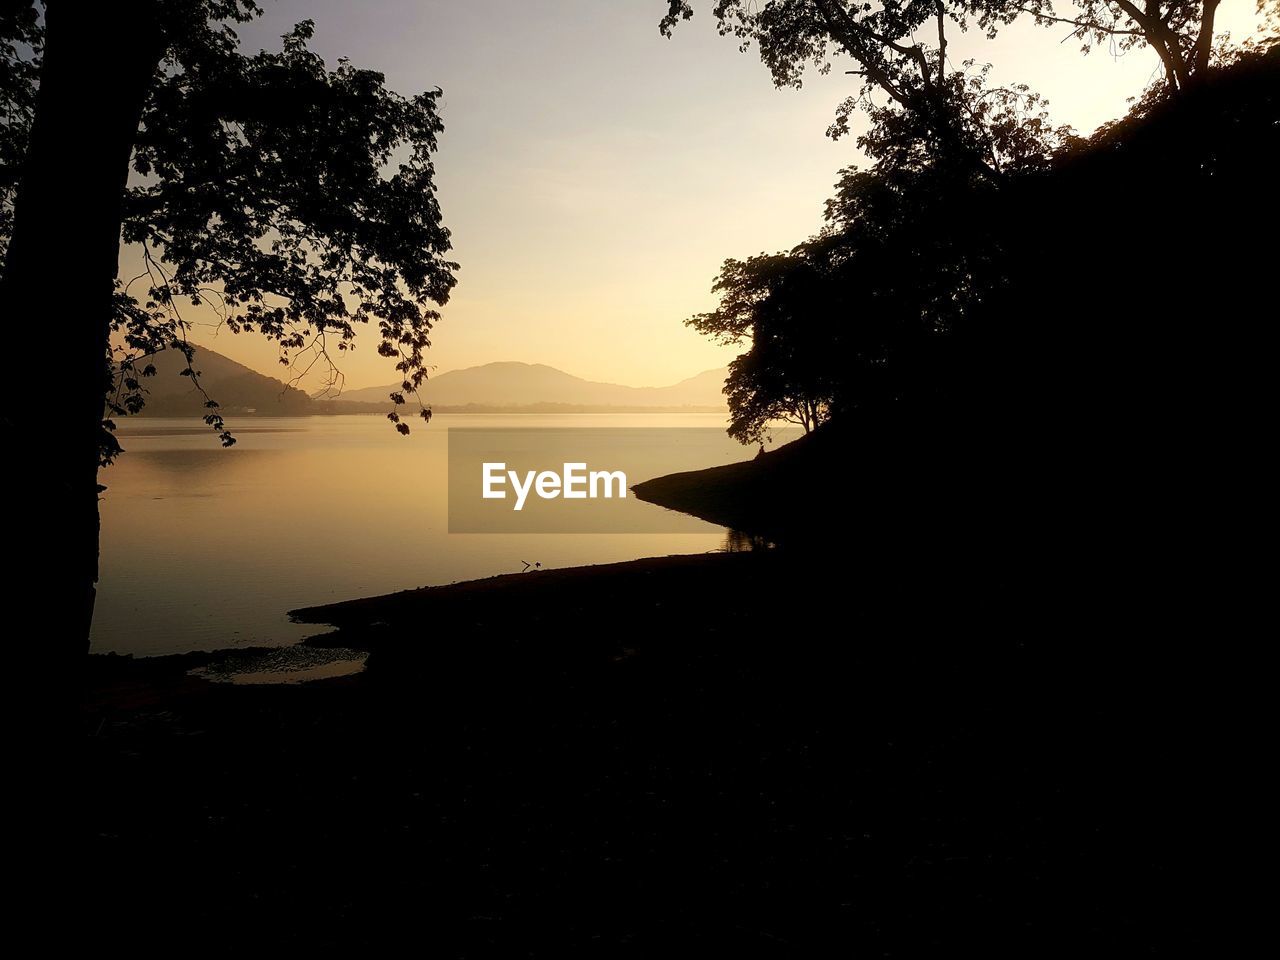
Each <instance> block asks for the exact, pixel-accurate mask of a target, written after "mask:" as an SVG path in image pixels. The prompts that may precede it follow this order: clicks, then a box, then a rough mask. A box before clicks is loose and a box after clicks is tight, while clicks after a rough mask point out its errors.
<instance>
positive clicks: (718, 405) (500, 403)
mask: <svg viewBox="0 0 1280 960" xmlns="http://www.w3.org/2000/svg"><path fill="white" fill-rule="evenodd" d="M726 375H727V371H726V370H725V369H724V368H723V367H722V368H720V369H719V370H707V371H705V372H703V373H700V374H698V375H697V376H695V377H690V378H689V379H687V380H681V381H680V382H679V383H676V384H673V385H671V386H669V387H625V386H622V385H621V384H617V383H599V382H597V381H594V380H583V379H582V378H581V377H575V376H573V375H572V374H569V373H565V372H564V371H563V370H557V369H556V368H555V367H548V366H547V365H545V364H542V363H515V362H513V361H504V362H499V363H486V364H484V365H483V366H479V367H466V368H464V369H462V370H452V371H450V372H449V373H442V374H440V376H438V377H431V378H430V379H429V380H427V382H426V384H425V385H424V386H423V388H422V390H421V391H420V394H421V396H422V399H423V401H424V402H426V403H427V404H429V405H430V406H431V407H433V408H436V409H441V408H452V407H466V406H484V407H495V406H496V407H515V406H529V405H534V404H537V405H545V404H567V405H572V406H579V407H632V408H634V407H642V408H651V407H707V408H712V409H716V410H720V409H723V408H724V406H725V400H724V395H723V393H722V392H721V391H722V390H723V389H724V379H725V376H726ZM398 389H399V387H398V386H397V385H388V386H385V387H367V388H365V389H363V390H348V391H346V392H345V393H343V394H342V399H343V400H349V401H350V400H354V401H360V402H376V403H386V401H387V395H388V394H390V393H391V392H392V391H393V390H398Z"/></svg>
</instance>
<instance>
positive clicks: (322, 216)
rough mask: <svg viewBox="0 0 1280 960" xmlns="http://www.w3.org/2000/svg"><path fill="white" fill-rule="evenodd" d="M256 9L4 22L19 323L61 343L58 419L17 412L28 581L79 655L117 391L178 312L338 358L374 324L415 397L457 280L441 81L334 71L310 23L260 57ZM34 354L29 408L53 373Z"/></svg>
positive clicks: (222, 2)
mask: <svg viewBox="0 0 1280 960" xmlns="http://www.w3.org/2000/svg"><path fill="white" fill-rule="evenodd" d="M259 12H260V11H259V9H258V7H257V6H256V5H255V4H254V3H253V2H251V0H170V2H160V0H127V2H122V3H113V4H69V3H65V2H61V0H48V2H47V3H43V4H34V3H30V2H28V3H10V4H8V5H7V6H6V7H5V8H4V15H3V18H2V19H0V28H3V30H4V35H3V37H0V47H3V54H4V71H5V72H4V74H3V75H2V76H0V80H2V81H3V84H4V92H3V98H4V99H3V107H4V109H5V111H6V116H7V119H12V120H13V121H14V122H12V123H9V122H7V123H6V131H5V134H4V137H3V140H2V141H0V150H3V154H2V155H0V159H2V160H3V162H4V181H3V199H4V202H5V214H4V219H3V221H0V225H3V227H4V228H5V234H6V235H5V241H6V242H7V250H6V257H5V262H4V268H3V269H4V273H3V277H2V279H0V284H2V287H0V303H3V305H4V310H5V316H6V319H7V320H8V325H9V329H10V331H11V332H13V331H18V330H21V331H22V334H23V336H30V337H31V338H32V339H33V341H34V343H36V344H39V345H40V346H41V348H43V349H49V350H52V349H55V348H56V350H57V367H58V377H57V384H58V395H57V398H56V407H55V409H56V417H55V418H54V419H53V421H52V422H50V421H46V420H39V419H36V418H19V417H18V416H16V415H11V416H9V417H7V419H6V422H5V434H6V441H7V444H8V446H9V447H10V449H16V450H20V451H21V452H22V456H23V464H24V466H23V467H22V468H21V470H20V471H18V472H17V473H16V475H15V476H11V477H10V478H9V483H10V486H11V496H12V498H13V499H11V500H10V501H9V502H10V503H23V504H24V505H25V506H26V507H27V508H29V509H31V510H32V511H33V512H34V514H35V515H37V516H40V517H41V518H42V521H43V523H44V524H45V530H44V532H43V535H42V537H41V539H40V542H38V543H35V544H32V545H31V556H30V557H29V562H28V563H27V564H26V568H25V570H24V575H23V576H22V577H21V578H19V579H20V581H21V583H20V584H19V587H18V588H19V589H20V590H23V591H25V593H26V596H27V599H28V601H29V602H34V601H33V598H42V605H43V606H44V607H45V613H46V615H47V617H48V628H49V633H50V636H49V637H48V640H47V642H48V644H49V647H50V651H51V653H52V652H53V651H56V652H57V654H59V655H61V656H62V657H64V658H67V657H74V656H75V655H76V654H83V652H84V650H85V644H86V637H87V634H88V628H89V622H90V618H91V616H92V608H93V596H94V583H95V581H96V579H97V556H98V550H97V529H98V513H97V490H98V487H97V473H98V468H99V465H100V464H101V463H104V462H106V461H109V460H110V458H111V457H112V456H113V455H114V454H115V453H116V452H117V451H118V447H117V446H116V445H115V443H114V441H113V440H112V438H111V436H110V427H111V424H110V421H109V420H104V400H106V398H108V397H113V398H114V397H117V396H118V395H119V396H121V397H122V398H123V399H121V400H115V401H113V402H114V407H113V409H114V411H115V412H127V411H128V409H130V408H132V407H133V406H136V404H137V403H138V402H140V399H141V394H140V390H141V384H140V381H139V377H140V376H141V375H142V374H144V373H145V372H146V370H145V367H144V368H143V369H138V367H137V365H136V363H137V361H136V358H137V356H138V355H140V354H146V353H148V352H151V351H154V350H156V349H160V348H164V347H182V346H183V345H184V344H185V335H184V328H185V324H184V321H183V318H182V316H181V313H180V306H181V305H182V304H184V303H192V304H199V303H211V304H213V305H214V308H215V309H216V310H217V311H218V312H219V314H220V316H221V317H222V319H223V321H224V323H225V324H226V326H228V327H229V328H230V329H232V330H235V331H241V330H243V331H255V332H258V333H261V334H263V335H265V336H267V337H268V338H270V339H272V340H275V341H277V342H278V343H279V344H280V347H281V350H282V360H283V362H286V363H289V362H291V359H292V358H293V357H294V356H295V355H296V354H297V353H298V352H300V351H307V350H310V351H312V352H313V354H314V356H313V357H312V360H313V361H314V360H315V359H317V358H327V357H328V356H329V350H328V347H327V345H328V344H330V343H332V344H335V345H336V348H337V350H344V349H347V348H348V347H349V346H350V343H351V340H352V339H353V337H354V336H355V333H356V330H357V329H358V327H359V325H360V324H366V323H375V324H376V325H377V328H378V335H379V339H380V342H379V347H378V350H379V352H380V353H381V354H383V355H384V356H387V357H389V358H393V359H394V360H395V366H396V368H397V370H399V372H400V374H401V378H402V379H403V381H404V390H405V391H406V392H409V391H412V390H414V389H415V388H416V387H417V386H418V385H419V384H420V383H421V381H422V379H423V377H424V371H423V350H424V349H425V348H426V347H427V346H428V345H429V332H430V329H431V325H432V323H433V322H434V321H435V320H436V319H437V316H438V315H437V313H436V311H435V309H434V307H433V306H431V304H433V303H434V304H442V303H444V302H445V300H446V299H447V298H448V295H449V291H450V289H451V288H452V286H453V284H454V277H453V270H454V268H455V266H456V265H455V264H452V263H450V262H449V261H448V260H446V259H444V254H445V253H446V252H447V251H448V249H449V234H448V231H447V230H445V228H444V227H443V226H442V224H441V215H440V209H439V206H438V204H437V202H436V199H435V192H434V185H433V172H434V171H433V168H432V162H431V154H432V152H433V151H434V149H435V146H436V136H437V134H438V133H439V132H440V130H441V124H440V121H439V119H438V117H437V114H436V97H437V95H438V94H437V93H431V92H428V93H424V94H420V95H418V96H415V97H411V98H405V97H402V96H399V95H397V94H395V93H393V92H391V91H389V90H387V89H386V88H385V86H384V83H383V77H382V76H381V75H380V74H378V73H375V72H373V71H370V70H361V69H357V68H356V67H354V66H352V65H350V64H349V63H347V62H346V61H341V62H340V63H339V64H338V66H337V68H336V69H333V70H330V69H328V68H326V66H325V65H324V63H323V62H322V61H321V60H320V58H319V57H318V56H316V55H315V54H314V53H312V52H311V51H310V50H309V49H308V48H307V41H308V39H309V38H310V36H311V25H310V23H302V24H299V25H298V26H297V27H295V28H294V29H293V30H292V31H291V32H290V33H289V34H288V35H287V36H286V37H285V38H284V43H283V49H282V50H281V51H279V52H276V53H268V52H261V53H257V54H253V55H247V54H244V53H242V52H241V51H240V49H239V44H238V40H237V37H236V34H235V32H234V30H233V29H232V25H234V24H235V23H240V22H245V21H247V20H249V19H251V18H253V17H254V16H256V15H258V13H259ZM37 14H39V15H38V16H37ZM122 238H123V240H124V241H126V242H128V243H133V244H137V245H139V246H140V248H141V249H142V251H143V257H144V261H145V264H146V276H145V277H143V278H140V279H139V280H138V281H135V284H136V283H141V284H143V285H144V287H145V293H142V291H139V292H140V293H141V295H142V299H141V301H139V299H137V298H135V296H134V293H133V287H134V285H135V284H125V285H120V284H118V282H117V279H116V274H117V263H118V255H119V250H120V243H121V239H122ZM113 333H114V337H113ZM113 349H115V350H120V349H123V350H124V351H126V353H125V354H124V355H123V357H122V356H121V355H119V354H116V355H115V357H114V359H116V360H123V362H121V363H115V364H113V363H112V359H113ZM16 367H17V379H18V384H17V391H16V393H17V396H18V397H19V398H21V399H23V400H27V401H28V402H27V403H25V404H24V414H25V413H28V412H29V411H30V409H31V401H30V400H29V398H32V397H35V396H39V395H43V394H47V382H46V381H47V372H46V371H45V370H44V367H43V365H42V364H17V365H16ZM186 372H187V373H188V375H192V374H194V372H195V371H193V370H191V369H190V367H189V365H188V368H187V371H186ZM117 377H118V378H119V382H116V378H117ZM394 398H395V399H397V400H402V399H403V398H402V397H401V396H399V395H398V394H397V395H394ZM210 404H211V405H210V408H209V409H210V413H209V417H208V419H209V422H210V423H211V425H212V426H214V427H215V428H217V429H219V431H220V432H222V433H223V436H224V442H226V441H228V440H229V437H227V436H226V434H225V430H223V425H222V423H221V419H220V417H219V416H218V414H217V409H216V404H213V402H212V401H210ZM423 415H424V416H426V415H427V411H425V410H424V411H423ZM391 417H392V419H393V420H394V421H395V422H396V426H397V427H398V428H399V429H400V430H401V431H402V432H408V427H407V425H405V424H402V423H400V422H399V421H398V418H397V417H396V416H395V414H394V413H393V414H391ZM64 662H65V661H64Z"/></svg>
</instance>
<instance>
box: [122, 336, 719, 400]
mask: <svg viewBox="0 0 1280 960" xmlns="http://www.w3.org/2000/svg"><path fill="white" fill-rule="evenodd" d="M151 363H152V364H153V365H154V366H155V368H156V375H155V376H154V377H147V378H145V379H143V381H142V383H143V386H144V387H146V389H147V391H148V392H147V404H146V406H145V407H144V408H143V410H142V415H143V416H152V417H186V416H202V415H203V414H205V413H206V412H208V411H207V410H206V409H205V406H204V403H205V398H204V396H203V395H202V394H201V393H200V391H198V390H196V389H195V387H194V385H193V384H192V382H191V379H190V378H189V377H184V376H182V375H181V373H180V371H181V370H182V369H183V368H184V367H185V366H186V361H185V360H184V359H183V356H182V354H181V353H179V352H178V351H177V350H166V351H164V352H162V353H160V354H158V355H157V356H156V357H154V358H153V359H152V360H151ZM194 366H195V369H196V370H197V371H199V373H200V383H201V385H202V386H203V387H204V389H205V391H206V392H207V393H208V394H209V396H210V397H211V398H212V399H214V400H217V401H218V403H219V404H221V407H220V409H221V412H222V413H225V414H245V413H255V414H257V415H259V416H263V417H297V416H310V415H315V414H333V413H379V414H382V413H385V412H386V411H387V410H388V409H390V404H389V401H388V399H387V395H388V394H389V393H391V391H392V390H393V389H395V388H393V387H392V386H386V387H367V388H365V389H363V390H348V391H346V392H344V393H343V394H342V396H341V397H340V398H337V399H325V400H312V399H311V398H310V397H308V396H307V395H306V394H305V393H303V392H302V391H301V390H298V389H295V388H294V387H290V386H288V385H286V384H285V383H284V382H283V381H281V380H277V379H275V378H273V377H268V376H264V375H263V374H261V373H258V372H257V371H256V370H251V369H250V368H249V367H246V366H245V365H244V364H242V363H236V362H235V361H234V360H232V359H231V358H230V357H224V356H223V355H222V354H220V353H218V352H217V351H214V350H210V349H208V348H207V347H198V348H197V349H196V351H195V361H194ZM725 375H726V371H725V370H724V369H723V368H721V369H719V370H707V371H705V372H704V373H700V374H698V375H697V376H695V377H690V378H689V379H687V380H681V381H680V382H679V383H676V384H673V385H671V386H669V387H624V386H622V385H621V384H617V383H597V382H594V381H591V380H583V379H582V378H581V377H575V376H572V375H571V374H568V373H565V372H564V371H563V370H557V369H556V368H555V367H548V366H545V365H544V364H529V363H512V362H507V363H486V364H485V365H484V366H480V367H468V368H466V369H464V370H454V371H452V372H450V373H443V374H441V375H440V376H438V377H432V378H431V379H430V380H429V381H427V384H426V386H425V387H424V388H423V390H422V398H423V400H424V401H426V402H427V403H428V404H429V405H430V406H431V407H432V408H433V409H435V410H436V411H438V412H441V413H450V412H454V413H466V412H469V411H474V412H517V413H518V412H529V413H600V412H608V411H611V410H614V411H617V410H623V409H625V410H640V409H654V408H659V409H685V408H693V409H702V410H723V409H724V407H725V401H724V396H723V394H722V393H721V392H720V391H721V388H722V387H723V385H724V378H725Z"/></svg>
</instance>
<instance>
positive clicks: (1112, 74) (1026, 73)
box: [121, 0, 1254, 388]
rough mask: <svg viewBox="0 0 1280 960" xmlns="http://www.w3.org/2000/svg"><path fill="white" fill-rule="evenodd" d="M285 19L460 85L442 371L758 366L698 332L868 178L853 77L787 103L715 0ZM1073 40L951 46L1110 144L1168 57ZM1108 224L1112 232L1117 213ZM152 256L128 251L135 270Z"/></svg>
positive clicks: (1229, 4)
mask: <svg viewBox="0 0 1280 960" xmlns="http://www.w3.org/2000/svg"><path fill="white" fill-rule="evenodd" d="M263 6H264V7H265V10H266V13H265V16H264V17H263V18H262V19H260V20H258V21H256V22H254V23H252V24H249V25H246V26H245V27H243V28H241V29H240V31H239V32H240V36H241V39H242V42H243V46H244V47H245V48H246V49H248V50H251V51H256V50H258V49H260V48H263V47H266V48H268V49H274V48H278V46H279V36H280V35H281V34H283V33H284V32H286V30H287V29H288V28H289V27H290V26H291V25H292V24H293V23H295V22H297V21H299V20H303V19H308V18H310V19H312V20H314V21H315V24H316V32H315V40H314V42H313V44H312V46H313V48H314V49H315V50H316V51H317V52H319V53H320V54H321V55H322V56H324V57H325V59H326V60H327V61H329V62H330V64H331V65H332V64H333V63H334V62H335V61H336V60H337V58H338V57H340V56H346V57H349V58H350V59H351V61H352V62H353V63H354V64H355V65H357V66H360V67H366V68H372V69H376V70H380V71H382V72H383V73H385V74H386V78H387V84H388V86H389V87H390V88H391V89H394V90H397V91H399V92H401V93H404V94H407V95H408V94H414V93H418V92H420V91H422V90H425V89H431V88H434V87H437V86H438V87H440V88H442V89H443V91H444V95H443V97H442V98H441V100H440V101H439V107H440V111H441V116H442V119H443V122H444V125H445V131H444V133H443V135H442V136H441V138H440V150H439V153H438V155H437V157H436V166H437V181H436V182H437V186H438V195H439V200H440V203H441V207H442V210H443V213H444V220H445V225H446V226H447V227H448V228H449V229H450V231H451V232H452V235H453V245H454V250H453V253H452V254H451V257H452V259H454V260H456V261H458V262H459V263H460V264H461V267H462V269H461V270H460V271H459V273H458V281H459V283H458V286H457V288H456V289H455V291H454V294H453V296H452V297H451V299H450V301H449V303H448V305H447V306H445V307H444V309H443V319H442V321H441V322H440V323H439V324H438V326H437V327H436V328H435V331H434V334H433V337H432V343H433V346H432V349H431V351H430V356H429V363H431V364H432V365H433V367H434V371H433V372H436V373H440V372H444V371H447V370H453V369H459V368H462V367H469V366H475V365H477V364H482V363H488V362H491V361H496V360H517V361H524V362H527V363H545V364H549V365H551V366H555V367H559V368H560V369H562V370H565V371H567V372H569V373H572V374H575V375H577V376H581V377H586V378H587V379H591V380H603V381H609V382H615V383H624V384H629V385H632V386H662V385H666V384H670V383H675V382H677V381H679V380H682V379H684V378H686V377H689V376H693V375H694V374H696V373H698V372H700V371H703V370H707V369H710V368H713V367H718V366H721V365H723V364H725V363H727V362H728V361H729V360H731V359H732V358H733V357H734V356H735V355H736V353H737V352H738V351H737V350H736V349H734V348H724V347H717V346H715V345H713V344H712V343H710V342H709V341H707V340H706V339H705V338H703V337H701V336H699V335H698V334H696V333H695V332H693V331H692V330H691V329H689V328H687V327H685V326H684V324H683V321H684V320H685V319H687V318H688V317H689V316H691V315H692V314H695V313H699V312H702V311H705V310H708V309H711V308H713V307H714V305H715V298H714V297H713V295H712V294H711V289H710V288H711V284H712V282H713V280H714V278H715V276H716V274H717V272H718V270H719V267H720V264H721V263H722V262H723V261H724V260H725V259H726V258H729V257H733V258H743V257H747V256H751V255H753V254H756V253H760V252H765V251H768V252H774V251H777V250H785V249H788V248H790V247H792V246H794V245H795V244H797V243H799V242H801V241H803V240H804V239H806V238H807V237H808V236H810V235H812V234H813V233H814V232H816V231H817V230H818V229H819V228H820V227H821V225H822V205H823V201H824V200H825V199H826V198H827V197H828V196H829V195H830V194H831V193H832V185H833V184H834V182H835V180H836V176H837V173H838V171H839V170H840V169H841V168H843V167H846V166H849V165H850V164H859V165H863V166H865V165H866V162H865V159H864V158H862V157H860V155H859V153H858V151H857V149H856V147H855V146H854V144H853V139H854V138H853V137H852V136H850V137H848V138H844V139H841V140H839V141H832V140H830V139H828V138H827V137H826V135H825V132H826V129H827V126H828V125H829V124H830V122H831V120H832V117H833V114H834V111H835V107H836V105H837V104H838V103H839V102H840V101H841V100H842V99H844V98H845V97H846V96H849V95H851V94H853V93H854V92H856V84H855V79H856V78H854V77H849V76H846V75H845V74H844V73H843V70H844V69H848V65H847V64H845V63H842V62H840V61H837V62H836V65H835V69H833V70H832V71H831V73H830V74H828V75H827V76H825V77H823V76H819V75H817V74H816V73H812V72H811V73H810V74H809V75H808V76H807V77H806V80H805V83H804V86H803V88H802V89H800V90H791V89H786V90H777V89H775V88H774V87H773V85H772V81H771V79H770V77H769V73H768V71H767V69H766V68H765V67H764V66H763V65H762V64H761V63H760V61H759V59H758V57H757V55H756V54H755V52H754V51H749V52H747V53H739V52H738V49H737V44H736V43H735V42H734V41H733V40H731V39H729V38H724V37H720V36H718V35H717V33H716V31H715V23H714V18H713V17H712V16H711V14H710V10H709V7H710V6H711V4H710V2H709V0H703V2H702V3H695V10H696V11H697V13H696V15H695V17H694V19H693V20H692V21H690V22H688V23H683V24H681V25H680V26H679V28H678V29H677V30H676V32H675V36H674V37H673V38H672V39H670V40H668V39H666V38H664V37H662V36H661V35H660V33H659V31H658V21H659V19H660V18H661V16H662V14H663V12H664V11H665V7H666V2H665V0H467V2H466V3H458V2H456V0H379V2H377V3H358V4H356V3H351V2H350V0H275V2H272V0H264V2H263ZM1217 23H1218V26H1219V31H1222V30H1230V31H1231V32H1232V33H1233V35H1235V36H1236V37H1238V38H1239V37H1243V36H1245V35H1247V34H1248V33H1249V32H1250V30H1252V28H1253V24H1254V0H1224V2H1223V4H1222V6H1221V7H1220V8H1219V11H1218V16H1217ZM1068 30H1069V28H1067V27H1054V28H1048V29H1046V28H1039V27H1036V26H1034V25H1033V24H1031V23H1030V22H1029V21H1028V22H1025V23H1016V24H1014V25H1012V26H1010V27H1007V28H1006V29H1005V30H1004V31H1003V32H1002V34H1001V35H1000V37H999V38H997V39H996V40H995V41H987V40H986V39H985V38H983V37H982V36H981V34H980V33H979V32H978V31H970V32H969V33H967V34H961V35H959V36H956V37H954V38H951V50H950V55H951V59H952V61H953V62H959V61H960V60H963V59H966V58H968V57H973V58H976V59H977V60H978V61H979V62H982V63H986V62H989V63H992V64H993V65H994V67H993V73H992V78H993V80H994V81H995V82H997V83H1012V82H1022V83H1027V84H1029V85H1030V86H1031V87H1032V88H1033V89H1035V90H1037V91H1039V92H1040V93H1042V94H1044V95H1045V96H1047V97H1048V99H1049V101H1050V107H1049V109H1050V112H1051V115H1052V118H1053V120H1054V121H1055V122H1057V123H1069V124H1071V125H1072V126H1074V127H1075V128H1076V129H1077V130H1078V131H1081V132H1088V131H1091V130H1093V129H1094V128H1095V127H1097V125H1098V124H1100V123H1102V122H1104V121H1106V120H1109V119H1112V118H1114V117H1117V116H1119V115H1121V114H1123V113H1124V111H1125V109H1126V106H1127V105H1126V100H1127V98H1129V97H1132V96H1135V95H1136V94H1138V93H1139V92H1141V90H1142V89H1143V88H1144V87H1145V86H1146V85H1147V83H1148V82H1150V80H1151V79H1152V78H1153V77H1154V76H1155V75H1156V72H1157V67H1158V63H1157V61H1156V59H1155V57H1154V55H1152V54H1151V53H1150V52H1148V51H1145V50H1139V51H1133V52H1130V53H1127V54H1125V55H1123V56H1119V57H1117V56H1112V55H1109V53H1108V51H1106V50H1105V49H1103V50H1097V51H1094V52H1093V53H1091V54H1090V55H1089V56H1087V57H1085V56H1082V55H1081V53H1080V47H1079V43H1078V42H1075V41H1070V40H1067V41H1066V42H1063V38H1064V36H1065V35H1066V34H1067V32H1068ZM854 130H855V133H856V131H857V130H858V125H857V124H856V123H855V124H854ZM1094 213H1095V214H1096V215H1097V216H1098V217H1100V218H1102V217H1107V218H1108V220H1109V219H1110V218H1109V211H1108V210H1107V209H1106V206H1105V201H1100V205H1099V208H1098V209H1097V210H1096V211H1094ZM132 260H133V254H131V253H130V252H128V251H126V253H125V254H124V256H123V257H122V269H121V272H122V274H124V273H127V272H128V269H129V267H130V266H131V261H132ZM135 272H136V271H135ZM193 319H196V320H197V321H203V320H207V319H209V318H201V317H194V318H193ZM193 339H194V340H195V341H196V342H197V343H203V344H206V345H208V346H210V347H212V348H213V349H216V350H218V351H219V352H221V353H224V354H226V355H228V356H230V357H232V358H233V359H236V360H238V361H240V362H241V363H245V364H247V365H249V366H251V367H254V368H255V369H258V370H261V371H263V372H267V373H270V374H271V375H273V376H281V372H282V368H281V367H280V366H279V365H278V364H277V362H276V357H277V351H276V349H275V348H274V347H273V346H272V345H270V344H268V343H267V342H266V341H264V340H262V338H260V337H258V336H256V335H246V334H242V335H239V336H236V335H233V334H230V333H228V332H225V331H224V332H221V333H217V332H215V330H214V329H213V326H212V324H208V323H201V325H199V326H197V328H196V330H195V331H194V334H193ZM356 342H357V350H356V352H355V353H354V354H351V355H346V356H343V357H342V360H341V367H342V371H343V373H344V375H345V377H346V384H347V386H348V387H349V388H358V387H366V386H376V385H380V384H386V383H391V382H393V381H394V380H395V379H396V376H397V375H396V374H395V372H394V370H393V369H392V367H391V361H388V360H386V359H384V358H382V357H379V356H378V355H377V353H376V347H377V333H376V330H365V331H362V332H361V335H360V336H358V337H357V341H356Z"/></svg>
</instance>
